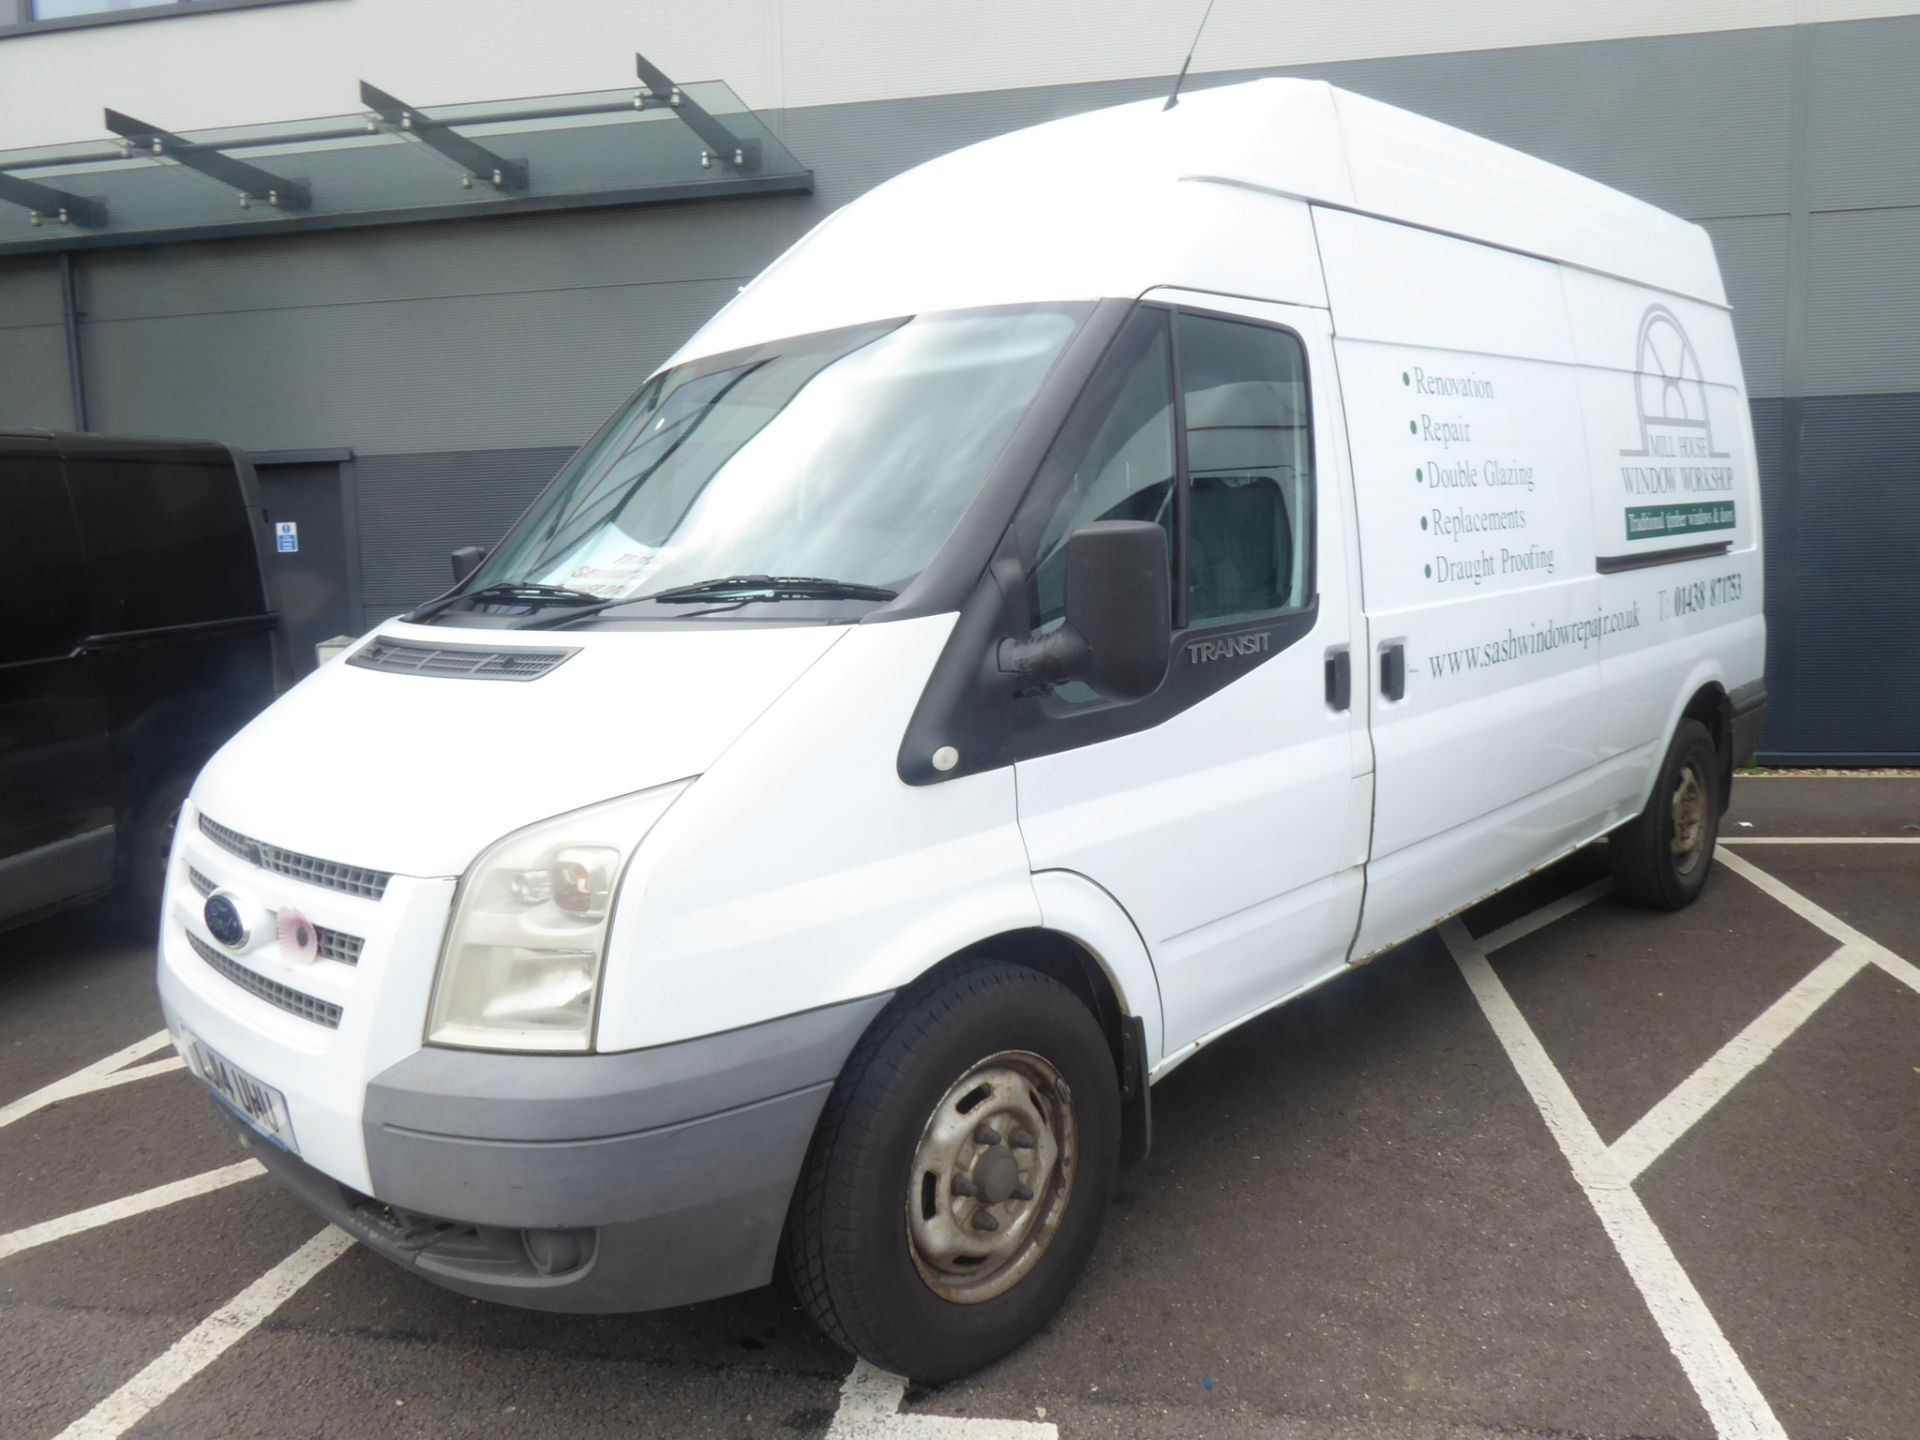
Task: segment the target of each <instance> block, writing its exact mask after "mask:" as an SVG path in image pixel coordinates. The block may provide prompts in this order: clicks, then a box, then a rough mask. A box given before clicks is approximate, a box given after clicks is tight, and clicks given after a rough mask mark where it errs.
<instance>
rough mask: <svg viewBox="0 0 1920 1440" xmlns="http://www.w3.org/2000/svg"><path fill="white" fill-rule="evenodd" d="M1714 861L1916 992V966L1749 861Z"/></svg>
mask: <svg viewBox="0 0 1920 1440" xmlns="http://www.w3.org/2000/svg"><path fill="white" fill-rule="evenodd" d="M1718 859H1719V861H1720V863H1721V864H1722V865H1725V866H1726V867H1727V868H1728V869H1729V870H1731V871H1733V873H1734V874H1736V875H1738V876H1740V877H1741V879H1743V880H1745V881H1747V882H1748V883H1749V884H1751V885H1754V886H1756V887H1758V888H1759V889H1761V890H1763V891H1765V892H1766V893H1767V894H1768V895H1771V896H1772V897H1773V898H1774V899H1775V900H1778V901H1779V902H1780V903H1781V904H1782V905H1784V906H1786V907H1787V908H1788V909H1789V910H1791V911H1793V913H1794V914H1796V915H1798V916H1799V917H1800V918H1801V919H1802V920H1804V921H1806V922H1807V923H1808V924H1809V925H1812V926H1814V927H1815V928H1817V929H1820V930H1824V931H1826V932H1827V934H1829V935H1831V936H1832V937H1833V938H1834V939H1836V940H1838V941H1839V942H1840V943H1841V944H1842V945H1844V946H1846V947H1847V948H1848V949H1850V950H1858V951H1859V952H1860V953H1861V954H1862V955H1864V956H1865V957H1866V958H1867V959H1868V960H1870V961H1872V962H1873V963H1874V964H1875V965H1878V966H1879V967H1880V968H1881V969H1882V970H1884V971H1886V972H1887V973H1888V974H1889V975H1891V976H1893V978H1894V979H1896V980H1898V981H1899V982H1900V983H1901V984H1903V985H1905V986H1907V987H1908V988H1910V989H1913V990H1920V966H1915V965H1913V964H1912V963H1911V962H1909V961H1906V960H1903V959H1901V958H1900V957H1899V956H1898V955H1896V954H1894V953H1893V951H1891V950H1889V949H1887V947H1886V946H1884V945H1882V944H1881V943H1880V942H1879V941H1878V940H1875V939H1873V938H1872V937H1871V936H1868V935H1863V934H1861V933H1860V932H1859V931H1858V930H1856V929H1854V928H1853V927H1852V926H1851V925H1849V924H1847V922H1846V921H1844V920H1842V919H1841V918H1840V917H1839V916H1838V915H1835V914H1834V913H1833V912H1832V911H1830V910H1823V909H1821V908H1820V906H1818V905H1816V904H1814V903H1813V901H1811V900H1809V899H1807V897H1806V896H1804V895H1802V894H1801V893H1800V892H1799V891H1798V890H1795V889H1794V888H1793V887H1792V886H1791V885H1786V884H1783V883H1782V882H1780V881H1778V880H1776V879H1774V878H1773V876H1771V875H1769V874H1768V873H1767V872H1766V871H1764V870H1762V869H1761V868H1760V867H1759V866H1758V865H1755V864H1754V863H1753V862H1752V861H1751V860H1742V859H1741V858H1740V857H1739V856H1738V855H1721V856H1719V857H1718Z"/></svg>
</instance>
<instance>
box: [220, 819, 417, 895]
mask: <svg viewBox="0 0 1920 1440" xmlns="http://www.w3.org/2000/svg"><path fill="white" fill-rule="evenodd" d="M200 833H201V834H202V835H205V836H206V837H207V838H208V839H209V840H211V841H213V843H214V844H216V845H218V846H219V847H220V848H221V849H222V850H226V851H229V852H230V853H232V854H234V855H238V856H239V857H240V858H241V859H242V860H245V861H247V862H248V863H249V864H252V865H258V866H260V867H261V868H262V869H263V870H271V871H272V872H273V873H274V874H276V875H285V876H286V877H288V878H289V879H291V880H304V881H305V882H306V883H307V884H309V885H320V886H324V887H325V888H326V889H328V890H343V891H345V892H346V893H347V894H349V895H358V896H360V897H361V898H362V899H366V900H378V899H379V898H380V897H381V896H382V895H384V894H386V893H387V882H388V881H389V880H391V879H392V878H393V876H391V875H389V874H387V873H386V872H385V871H382V870H368V869H365V868H363V867H361V866H359V865H341V864H339V863H337V862H335V861H332V860H316V859H315V858H314V857H313V856H311V855H302V854H300V853H299V852H298V851H295V850H282V849H281V848H280V847H279V846H278V845H264V844H262V843H261V842H260V841H258V840H251V839H249V838H248V837H247V836H245V835H242V834H241V833H240V832H239V831H238V830H229V829H228V828H227V827H226V826H224V825H220V824H216V823H215V822H214V821H212V820H209V819H208V818H207V817H206V816H204V815H202V816H201V817H200Z"/></svg>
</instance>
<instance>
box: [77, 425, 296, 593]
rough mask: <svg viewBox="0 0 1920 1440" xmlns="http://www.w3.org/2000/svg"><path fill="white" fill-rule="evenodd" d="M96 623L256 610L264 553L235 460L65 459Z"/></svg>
mask: <svg viewBox="0 0 1920 1440" xmlns="http://www.w3.org/2000/svg"><path fill="white" fill-rule="evenodd" d="M67 478H68V480H69V481H70V482H71V484H72V486H73V499H74V508H75V509H76V510H77V511H78V512H79V516H80V533H81V536H82V538H83V539H84V541H85V543H86V548H87V561H88V568H89V577H88V578H89V584H90V587H91V589H92V590H93V593H94V595H95V597H96V599H95V606H94V614H95V627H96V628H97V629H99V630H103V631H118V630H151V629H155V628H157V627H159V626H162V625H188V624H193V623H195V622H197V621H205V620H223V619H229V618H232V617H234V616H239V615H258V614H259V613H260V612H261V611H262V610H263V609H264V608H265V607H264V605H263V603H262V599H261V594H260V568H259V559H258V556H257V554H256V552H255V550H254V541H253V530H252V526H251V523H250V521H249V519H248V516H247V510H246V504H245V501H244V499H243V498H242V496H241V493H240V479H239V476H238V475H237V474H236V473H235V470H234V468H233V466H232V465H230V464H229V465H216V464H207V463H204V462H199V463H181V462H178V461H167V462H153V461H138V460H118V459H95V458H92V457H88V456H80V457H77V458H69V459H68V461H67Z"/></svg>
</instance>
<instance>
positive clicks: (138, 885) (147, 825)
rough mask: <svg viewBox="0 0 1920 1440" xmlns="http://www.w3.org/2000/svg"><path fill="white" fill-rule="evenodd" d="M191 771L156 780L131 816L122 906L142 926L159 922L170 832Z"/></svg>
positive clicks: (188, 786)
mask: <svg viewBox="0 0 1920 1440" xmlns="http://www.w3.org/2000/svg"><path fill="white" fill-rule="evenodd" d="M193 777H194V772H193V771H192V770H178V771H175V772H173V773H172V774H168V775H164V776H162V777H161V778H160V779H159V780H157V781H155V782H154V784H153V786H152V787H151V788H150V789H149V790H148V791H147V794H146V797H145V798H144V799H143V800H142V801H141V802H140V808H139V810H138V811H137V812H136V813H135V815H134V820H133V834H132V836H131V838H130V839H129V841H128V844H127V872H126V892H125V901H124V906H125V909H126V910H127V911H128V913H129V914H130V916H131V917H132V918H133V919H136V920H137V921H139V923H141V924H142V925H158V924H159V923H160V907H161V904H162V902H163V901H164V899H165V896H166V888H167V864H168V861H169V860H170V859H171V858H172V855H173V832H174V830H175V828H176V827H177V826H178V825H179V823H180V810H181V807H182V806H184V805H185V804H186V803H187V794H188V792H189V791H191V790H192V789H193Z"/></svg>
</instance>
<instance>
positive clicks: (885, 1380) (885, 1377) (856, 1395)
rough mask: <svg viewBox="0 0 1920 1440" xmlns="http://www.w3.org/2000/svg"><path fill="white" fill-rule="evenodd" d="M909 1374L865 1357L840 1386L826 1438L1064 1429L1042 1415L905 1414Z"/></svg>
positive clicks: (896, 1438)
mask: <svg viewBox="0 0 1920 1440" xmlns="http://www.w3.org/2000/svg"><path fill="white" fill-rule="evenodd" d="M906 1393H907V1382H906V1377H904V1376H901V1375H890V1374H888V1373H887V1372H886V1371H885V1370H881V1369H879V1368H878V1367H876V1366H873V1365H869V1364H868V1363H867V1362H866V1361H864V1360H856V1361H854V1362H853V1371H852V1373H851V1374H849V1375H848V1376H847V1378H846V1380H845V1381H843V1382H842V1383H841V1386H840V1408H839V1410H838V1411H836V1412H835V1414H834V1417H833V1424H832V1425H830V1426H829V1427H828V1428H827V1440H939V1437H941V1436H951V1437H953V1440H1058V1437H1059V1434H1060V1429H1059V1427H1058V1426H1056V1425H1054V1424H1053V1423H1052V1422H1050V1421H1042V1420H976V1419H972V1418H965V1419H963V1418H961V1417H960V1416H957V1415H902V1414H901V1413H900V1401H901V1399H902V1398H903V1397H904V1396H905V1395H906Z"/></svg>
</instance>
